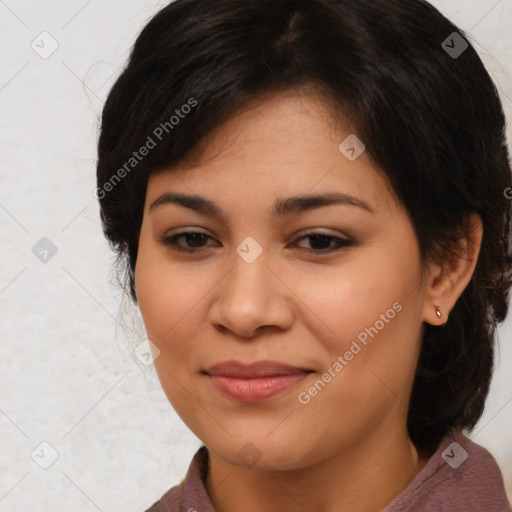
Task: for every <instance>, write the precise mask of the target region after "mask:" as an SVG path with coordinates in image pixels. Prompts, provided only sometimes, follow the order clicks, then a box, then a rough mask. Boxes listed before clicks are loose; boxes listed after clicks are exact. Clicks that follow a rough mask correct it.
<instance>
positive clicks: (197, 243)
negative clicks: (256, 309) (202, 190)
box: [157, 231, 354, 254]
mask: <svg viewBox="0 0 512 512" xmlns="http://www.w3.org/2000/svg"><path fill="white" fill-rule="evenodd" d="M210 239H211V240H213V238H212V237H211V236H210V235H207V234H206V233H201V232H198V231H184V232H182V233H178V234H175V235H171V236H163V237H159V238H158V239H157V241H158V242H160V243H162V244H163V245H166V246H168V247H170V248H171V249H173V250H176V251H181V252H188V253H193V252H196V253H197V252H200V251H202V250H203V249H205V248H207V247H208V245H207V242H208V240H210ZM305 239H309V244H310V248H307V247H300V246H298V245H296V247H298V248H299V249H300V250H302V251H306V252H310V253H317V254H322V253H330V252H334V251H338V250H341V249H343V248H344V247H348V246H351V245H354V242H353V241H352V240H349V239H346V238H340V237H337V236H334V235H329V234H327V233H323V232H320V233H308V234H306V235H304V236H302V237H300V238H298V239H297V240H295V244H297V242H300V241H301V240H305ZM180 240H182V242H183V243H180V242H179V241H180ZM183 244H185V245H183Z"/></svg>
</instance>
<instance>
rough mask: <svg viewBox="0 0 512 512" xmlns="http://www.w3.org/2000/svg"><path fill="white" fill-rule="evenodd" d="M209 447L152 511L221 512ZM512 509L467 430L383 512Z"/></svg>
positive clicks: (496, 472) (492, 466) (450, 439)
mask: <svg viewBox="0 0 512 512" xmlns="http://www.w3.org/2000/svg"><path fill="white" fill-rule="evenodd" d="M207 472H208V449H207V448H206V446H204V445H203V446H201V448H200V449H199V450H198V451H197V452H196V454H195V455H194V457H193V459H192V462H191V464H190V466H189V468H188V472H187V475H186V477H185V478H184V480H183V481H182V482H181V483H180V484H179V485H176V486H174V487H173V488H172V489H170V490H169V491H167V492H166V493H165V494H164V495H163V496H162V498H161V499H160V500H158V501H157V502H156V503H155V504H154V505H153V506H152V507H150V508H149V509H148V510H147V511H146V512H215V509H214V508H213V505H212V503H211V501H210V499H209V497H208V494H207V492H206V487H205V483H204V482H205V478H206V474H207ZM405 511H407V512H409V511H414V512H418V511H419V512H510V511H511V508H510V504H509V503H508V501H507V497H506V494H505V488H504V484H503V477H502V475H501V472H500V469H499V468H498V465H497V464H496V461H495V460H494V458H493V456H492V455H491V454H490V453H489V452H488V451H487V450H486V449H485V448H483V447H481V446H480V445H478V444H476V443H474V442H472V441H471V440H470V439H468V438H467V437H466V436H464V435H463V434H461V433H456V434H454V435H451V436H447V437H446V438H445V439H443V441H442V442H441V444H440V445H439V448H438V449H437V451H436V452H435V453H434V454H433V455H432V457H430V459H429V460H428V462H427V464H426V466H425V467H424V468H423V469H422V470H421V471H420V472H419V473H418V474H417V475H416V476H415V477H414V479H413V480H412V481H411V482H410V483H409V485H408V486H407V487H406V488H405V489H404V490H403V491H402V492H401V493H400V494H399V495H398V496H397V497H396V498H395V499H394V500H393V501H392V502H391V503H390V504H389V505H387V506H386V507H385V508H384V509H382V511H381V512H405Z"/></svg>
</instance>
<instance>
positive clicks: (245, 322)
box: [135, 92, 425, 469]
mask: <svg viewBox="0 0 512 512" xmlns="http://www.w3.org/2000/svg"><path fill="white" fill-rule="evenodd" d="M350 134H351V131H350V129H349V128H347V129H341V128H339V127H335V124H334V122H333V121H332V120H331V119H330V117H329V107H328V105H327V103H326V102H324V101H323V100H322V99H321V97H320V96H318V95H315V94H314V93H312V92H309V93H308V94H305V95H304V94H303V95H300V94H298V93H288V94H280V95H277V96H265V97H259V98H258V99H255V100H253V101H252V102H251V103H250V104H249V105H248V106H247V107H246V108H244V109H243V110H241V111H240V112H239V113H238V114H237V115H235V116H234V117H232V118H231V119H230V120H229V121H228V122H227V123H226V124H224V125H223V126H221V127H220V128H219V129H218V130H217V131H216V132H215V134H214V136H213V137H212V138H211V139H210V140H209V142H208V144H207V145H206V147H205V151H204V153H201V157H200V159H198V161H196V162H194V166H190V165H187V166H186V167H185V166H183V167H179V166H178V167H176V168H173V169H172V170H164V171H161V172H159V173H155V174H152V175H151V177H150V179H149V183H148V188H147V195H146V201H145V206H144V215H143V223H142V227H141V232H140V239H139V252H138V259H137V264H136V271H135V279H136V291H137V296H138V300H139V305H140V309H141V313H142V316H143V319H144V322H145V325H146V329H147V333H148V338H149V339H150V340H151V341H152V342H153V343H154V345H155V347H158V351H159V353H158V352H157V351H156V350H155V352H154V354H155V356H156V355H157V353H158V357H156V359H155V367H156V370H157V373H158V376H159V379H160V382H161V384H162V386H163V389H164V391H165V393H166V395H167V397H168V398H169V400H170V402H171V404H172V405H173V407H174V408H175V410H176V411H177V413H178V414H179V415H180V417H181V418H182V419H183V421H184V422H185V423H186V424H187V425H188V427H189V428H190V429H191V430H192V431H193V432H194V434H195V435H196V436H197V437H198V438H199V439H200V440H201V441H202V442H203V443H204V444H205V445H206V446H207V447H208V448H209V449H210V450H211V451H212V452H214V453H215V454H217V455H219V456H220V457H223V458H224V459H225V460H227V461H229V462H232V463H234V464H239V465H240V464H244V463H246V462H247V460H248V459H247V457H246V456H247V455H249V456H252V459H253V460H258V467H261V468H267V469H269V468H273V469H290V468H304V467H306V466H308V465H311V464H314V463H316V462H319V461H321V460H322V459H326V458H328V457H330V456H332V454H333V453H347V454H348V453H350V451H351V450H353V449H354V448H355V447H356V446H361V445H362V444H364V442H365V441H367V440H369V439H377V438H379V439H380V440H382V439H385V438H387V437H386V436H388V437H389V433H390V432H400V433H404V435H406V434H405V433H406V415H407V404H408V399H409V395H410V390H411V386H412V381H413V377H414V372H415V367H416V363H417V359H418V354H419V348H420V339H421V326H422V320H423V318H422V311H423V307H424V300H425V294H424V289H423V286H422V274H421V265H420V254H419V248H418V244H417V239H416V236H415V233H414V230H413V227H412V224H411V222H410V219H409V217H408V215H407V213H406V212H405V211H404V210H403V209H402V208H401V207H400V205H399V204H398V203H397V202H396V200H395V198H394V196H393V194H392V193H391V191H390V190H389V189H388V187H387V186H386V184H385V182H384V180H383V178H382V177H381V175H380V174H379V173H378V172H377V170H376V169H375V167H374V166H373V164H372V162H371V160H370V159H369V157H368V155H367V154H366V152H364V151H363V153H362V154H361V155H360V156H359V157H358V158H356V159H355V160H353V157H354V156H355V155H357V153H355V154H354V155H352V152H350V151H349V152H348V153H344V152H343V151H342V150H340V149H339V146H340V143H341V142H342V141H344V140H345V139H346V138H347V136H349V135H350ZM349 140H350V139H349ZM349 146H350V144H349ZM342 149H343V146H342ZM346 155H348V156H350V157H351V158H350V159H349V158H347V156H346ZM171 194H184V195H194V196H200V197H201V198H203V199H204V200H205V201H208V202H211V203H214V206H215V208H213V207H211V208H209V209H208V210H207V209H205V208H199V206H198V204H199V203H198V202H195V203H194V202H192V201H188V202H182V204H179V203H177V202H175V201H174V200H173V197H172V196H171ZM335 195H337V196H335ZM309 196H326V197H323V198H322V199H319V200H318V201H316V202H315V201H307V200H306V198H308V197H309ZM174 197H175V196H174ZM291 197H294V198H297V199H296V200H289V201H286V200H287V199H288V198H291ZM203 204H204V203H203ZM276 204H277V205H279V206H278V207H276ZM186 233H192V234H189V235H185V234H186ZM194 233H196V234H194ZM177 235H180V236H177ZM173 237H174V238H173ZM233 361H236V362H239V363H241V364H243V365H249V364H250V363H254V362H261V361H267V364H266V365H265V364H264V365H263V369H261V368H260V369H259V370H254V368H253V369H252V370H250V371H249V372H248V373H250V375H249V374H248V373H246V374H244V375H240V374H239V373H237V369H236V367H235V369H233V367H230V368H227V369H226V368H224V369H221V370H219V372H220V374H221V375H213V374H214V373H215V372H214V371H213V370H211V371H210V373H208V370H209V369H210V368H211V367H212V366H213V365H216V364H218V363H222V362H228V363H229V362H231V363H232V362H233ZM268 361H271V362H272V363H268ZM277 363H282V364H286V365H291V366H292V367H293V368H292V369H290V368H287V370H286V371H285V370H283V369H282V368H281V369H279V368H278V369H277V370H276V367H277ZM228 366H229V365H228ZM258 371H259V372H260V373H257V372H258ZM230 372H231V373H230ZM284 373H286V375H284ZM271 374H273V376H272V375H271ZM277 374H279V375H277ZM249 377H251V378H249ZM249 458H250V457H249Z"/></svg>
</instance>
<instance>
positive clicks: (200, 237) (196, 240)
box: [187, 233, 206, 247]
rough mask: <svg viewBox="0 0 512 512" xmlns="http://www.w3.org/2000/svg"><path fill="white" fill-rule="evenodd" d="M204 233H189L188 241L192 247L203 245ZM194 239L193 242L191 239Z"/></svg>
mask: <svg viewBox="0 0 512 512" xmlns="http://www.w3.org/2000/svg"><path fill="white" fill-rule="evenodd" d="M205 236H206V235H204V234H203V233H193V234H189V235H187V243H188V244H189V245H191V246H192V247H201V242H204V237H205ZM191 240H192V243H190V241H191Z"/></svg>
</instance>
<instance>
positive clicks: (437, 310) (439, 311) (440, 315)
mask: <svg viewBox="0 0 512 512" xmlns="http://www.w3.org/2000/svg"><path fill="white" fill-rule="evenodd" d="M434 307H435V308H436V315H437V318H441V317H442V316H443V314H442V313H441V310H440V309H439V306H436V305H435V304H434Z"/></svg>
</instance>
